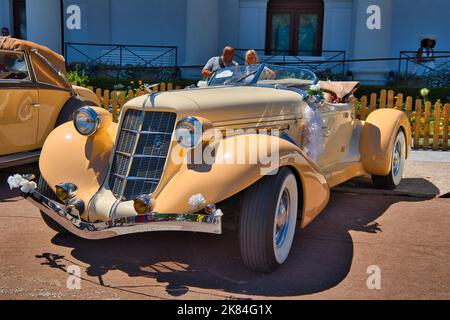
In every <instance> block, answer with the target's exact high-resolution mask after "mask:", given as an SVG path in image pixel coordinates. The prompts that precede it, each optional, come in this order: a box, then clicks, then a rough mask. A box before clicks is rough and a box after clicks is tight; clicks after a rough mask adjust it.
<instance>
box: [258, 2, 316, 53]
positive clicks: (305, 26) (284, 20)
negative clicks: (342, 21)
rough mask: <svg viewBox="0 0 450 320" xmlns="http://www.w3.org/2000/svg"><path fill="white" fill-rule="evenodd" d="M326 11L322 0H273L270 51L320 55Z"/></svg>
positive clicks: (270, 4) (268, 48)
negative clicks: (324, 12)
mask: <svg viewBox="0 0 450 320" xmlns="http://www.w3.org/2000/svg"><path fill="white" fill-rule="evenodd" d="M323 11H324V8H323V1H322V0H301V1H300V0H270V1H269V5H268V14H267V39H266V51H267V53H268V54H287V55H295V56H297V55H298V56H313V55H321V50H322V30H323Z"/></svg>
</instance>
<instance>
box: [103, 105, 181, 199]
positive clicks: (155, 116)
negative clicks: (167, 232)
mask: <svg viewBox="0 0 450 320" xmlns="http://www.w3.org/2000/svg"><path fill="white" fill-rule="evenodd" d="M142 112H143V111H139V110H128V111H127V112H126V114H125V116H124V119H123V122H122V127H121V129H120V134H119V139H118V141H117V147H116V151H115V154H114V159H113V164H112V166H111V171H110V175H109V186H110V188H111V191H112V192H113V194H114V196H115V197H116V198H117V199H121V200H124V201H127V200H133V199H135V198H136V197H138V196H139V195H141V194H148V193H152V192H153V191H155V189H156V187H157V186H158V184H159V181H160V180H161V176H162V174H163V171H164V167H165V164H166V159H167V155H168V153H169V149H170V143H171V138H172V133H173V130H174V127H175V121H176V114H175V113H171V112H153V111H152V112H148V111H147V112H145V115H144V118H143V120H142ZM141 124H142V127H141Z"/></svg>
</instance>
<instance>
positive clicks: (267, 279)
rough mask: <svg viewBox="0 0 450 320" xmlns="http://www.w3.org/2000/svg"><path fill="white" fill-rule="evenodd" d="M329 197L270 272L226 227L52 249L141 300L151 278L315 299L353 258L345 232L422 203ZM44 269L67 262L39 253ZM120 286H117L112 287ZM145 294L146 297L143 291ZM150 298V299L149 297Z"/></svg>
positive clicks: (59, 240)
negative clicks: (247, 255)
mask: <svg viewBox="0 0 450 320" xmlns="http://www.w3.org/2000/svg"><path fill="white" fill-rule="evenodd" d="M361 197H364V196H362V195H357V194H351V193H339V192H333V194H332V196H331V201H330V203H329V205H328V207H327V209H326V210H325V211H324V212H323V213H322V214H321V215H320V216H319V217H318V218H317V219H316V220H315V221H314V222H313V223H312V224H310V225H309V226H308V227H307V228H306V229H304V230H300V231H299V232H297V235H296V238H295V240H294V244H293V249H292V253H291V256H290V258H289V260H288V261H287V263H286V264H285V265H283V266H281V267H280V268H279V269H277V270H276V271H275V272H274V273H272V274H261V273H256V272H252V271H250V270H248V269H246V268H245V266H244V265H243V264H242V261H241V258H240V254H239V244H238V232H237V231H236V229H234V230H233V229H225V230H224V234H223V235H221V236H217V235H207V234H193V233H175V232H172V233H171V232H166V233H147V234H138V235H129V236H123V237H120V238H113V239H107V240H102V241H88V240H83V239H79V238H75V237H72V236H67V235H56V236H55V237H54V238H53V239H52V242H53V244H55V245H58V246H63V247H68V248H72V251H71V255H72V257H68V259H69V260H71V261H73V259H72V258H75V259H76V260H78V261H80V262H82V263H83V264H87V265H88V266H87V268H86V270H85V271H86V273H87V274H88V275H89V276H91V277H97V278H98V279H99V283H100V285H105V286H108V287H109V288H115V289H118V290H121V288H125V287H126V288H127V290H128V291H130V290H136V291H139V294H140V295H142V294H143V291H142V290H144V292H145V289H146V287H149V288H151V287H154V282H153V281H152V282H149V281H148V280H147V278H152V279H156V280H157V282H158V283H160V284H161V285H162V286H165V290H166V292H167V293H168V294H169V295H170V296H172V297H182V296H183V295H184V294H186V293H188V292H189V290H192V289H193V288H202V289H213V290H220V291H221V292H222V293H227V294H230V295H232V294H244V295H250V296H252V295H255V296H265V297H287V296H299V295H306V294H313V293H317V292H321V291H324V290H327V289H330V288H332V287H334V286H336V285H337V284H339V283H340V282H341V281H342V280H343V279H344V278H345V277H346V276H347V274H348V272H349V270H350V266H351V264H352V259H353V241H352V237H351V236H350V233H349V232H350V231H358V232H367V233H373V234H375V233H378V232H382V231H383V230H382V226H380V225H378V224H377V223H375V222H374V221H375V220H376V219H377V218H379V217H380V216H381V215H383V213H384V212H386V210H387V209H388V208H389V207H390V206H391V205H393V204H395V203H397V202H401V201H424V200H425V199H417V198H408V197H396V196H381V195H371V196H370V197H369V196H367V195H366V196H365V198H364V199H362V198H361ZM37 258H39V259H41V260H42V259H44V260H46V261H44V264H48V265H50V266H52V265H53V266H55V265H56V266H59V267H60V268H61V263H62V262H64V260H65V257H64V256H60V255H58V254H56V253H55V254H51V253H43V254H42V255H40V256H38V257H37ZM113 270H119V271H122V272H124V273H126V274H127V275H128V276H129V277H131V278H133V279H132V280H130V279H127V278H125V279H120V280H112V281H111V283H103V281H104V280H103V276H105V275H106V274H108V273H109V272H110V271H113ZM116 281H117V283H115V282H116ZM144 296H145V294H144ZM149 297H151V296H150V295H149Z"/></svg>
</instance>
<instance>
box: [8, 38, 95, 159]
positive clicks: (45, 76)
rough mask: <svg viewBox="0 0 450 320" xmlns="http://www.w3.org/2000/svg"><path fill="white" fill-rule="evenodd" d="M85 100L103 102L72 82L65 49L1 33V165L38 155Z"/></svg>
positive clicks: (93, 102) (86, 101) (93, 103)
mask: <svg viewBox="0 0 450 320" xmlns="http://www.w3.org/2000/svg"><path fill="white" fill-rule="evenodd" d="M83 105H90V106H100V102H99V100H98V98H97V96H96V95H95V94H94V93H93V92H92V91H89V90H87V89H86V88H82V87H77V86H71V85H70V84H69V83H68V81H67V78H66V68H65V62H64V58H63V57H62V56H61V55H59V54H57V53H55V52H53V51H51V50H50V49H48V48H46V47H43V46H40V45H38V44H35V43H32V42H28V41H23V40H18V39H13V38H9V37H0V168H6V167H12V166H16V165H21V164H25V163H30V162H35V161H37V159H38V158H39V154H40V149H41V148H42V145H43V144H44V141H45V139H46V138H47V136H48V134H49V133H50V132H51V131H52V130H53V129H54V128H55V127H57V126H59V125H61V124H63V123H64V122H67V121H70V120H72V114H73V112H74V111H76V110H77V109H78V108H80V107H81V106H83Z"/></svg>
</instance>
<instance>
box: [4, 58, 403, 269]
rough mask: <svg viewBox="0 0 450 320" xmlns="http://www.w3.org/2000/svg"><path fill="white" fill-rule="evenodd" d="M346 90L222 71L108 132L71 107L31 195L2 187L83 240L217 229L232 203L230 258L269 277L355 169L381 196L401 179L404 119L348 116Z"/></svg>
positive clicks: (304, 77) (150, 101)
mask: <svg viewBox="0 0 450 320" xmlns="http://www.w3.org/2000/svg"><path fill="white" fill-rule="evenodd" d="M356 88H357V84H355V83H333V82H318V81H317V78H316V76H315V74H314V73H312V72H310V71H307V70H302V69H298V68H289V67H281V66H267V65H252V66H237V67H236V66H234V67H231V68H227V69H222V70H220V71H218V72H216V74H215V75H214V76H213V77H212V78H211V79H210V80H209V82H208V85H207V86H206V87H202V88H188V89H186V90H177V91H172V92H163V93H158V92H152V93H150V94H148V95H145V96H141V97H138V98H135V99H134V100H131V101H129V102H128V103H127V104H126V105H125V106H124V108H123V110H122V111H121V117H120V121H119V123H118V124H116V123H113V122H112V121H111V114H109V112H108V111H106V110H104V109H101V108H96V107H89V106H85V107H82V108H80V109H79V110H78V111H76V113H75V115H74V121H73V123H66V124H63V125H61V126H59V127H58V128H56V129H55V130H54V131H53V132H52V133H51V134H50V135H49V136H48V138H47V141H46V142H45V144H44V147H43V149H42V154H41V158H40V163H39V165H40V170H41V174H42V176H41V178H40V181H39V183H38V184H37V188H35V187H36V184H34V185H33V183H30V182H29V181H25V184H23V183H16V184H17V185H25V186H26V187H25V188H24V189H23V190H22V191H23V196H24V197H26V198H27V199H28V200H29V201H30V202H32V203H33V204H34V205H36V206H37V207H38V208H39V209H40V210H41V212H42V217H43V218H44V221H45V222H46V223H47V224H48V225H49V226H50V227H52V228H53V229H55V230H57V231H59V232H70V233H72V234H74V235H76V236H79V237H82V238H87V239H104V238H110V237H115V236H120V235H125V234H130V233H139V232H149V231H192V232H205V233H212V234H221V233H222V222H223V219H226V218H227V216H228V215H230V216H231V215H234V214H236V212H231V211H227V210H226V208H227V201H228V200H229V199H231V198H236V197H235V196H237V197H239V198H240V199H241V200H242V201H241V210H240V213H239V214H238V217H239V225H240V230H239V242H240V250H241V255H242V260H243V262H244V264H245V265H246V266H247V267H249V268H250V269H253V270H256V271H259V272H272V271H273V270H274V269H275V268H276V267H277V266H279V265H281V264H283V263H284V262H285V261H286V260H287V258H288V256H289V252H290V250H291V246H292V242H293V239H294V234H295V231H296V230H297V229H301V228H304V227H306V226H307V225H308V224H309V223H311V221H313V219H314V218H316V217H317V215H318V214H319V213H320V212H321V211H322V210H323V209H324V208H325V206H326V205H327V203H328V200H329V196H330V188H332V187H334V186H336V185H338V184H341V183H343V182H345V181H347V180H349V179H351V178H353V177H356V176H361V175H366V174H370V175H372V177H373V181H374V183H375V184H376V185H377V186H378V187H381V188H386V189H393V188H395V187H396V186H397V185H398V184H399V183H400V181H401V179H402V172H403V168H404V165H405V160H406V158H407V157H408V154H409V152H410V145H411V128H410V124H409V121H408V119H407V117H406V116H405V115H404V114H403V113H402V112H400V111H398V110H393V109H384V110H377V111H375V112H373V113H372V114H371V115H369V117H368V119H367V121H359V120H358V119H356V117H355V107H354V105H353V104H351V103H349V102H348V99H349V97H350V96H351V95H352V93H353V92H354V91H355V90H356ZM12 179H13V178H12ZM18 179H19V180H20V177H19V178H18Z"/></svg>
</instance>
